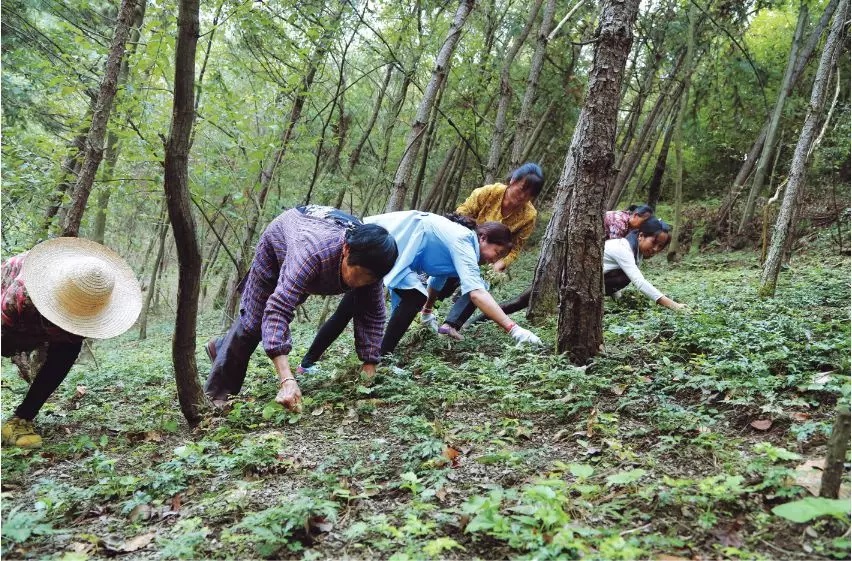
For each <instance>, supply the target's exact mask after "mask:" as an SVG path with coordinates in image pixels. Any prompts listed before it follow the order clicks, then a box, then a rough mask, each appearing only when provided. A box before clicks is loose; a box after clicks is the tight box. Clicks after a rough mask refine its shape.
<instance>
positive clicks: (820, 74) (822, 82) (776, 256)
mask: <svg viewBox="0 0 852 561" xmlns="http://www.w3.org/2000/svg"><path fill="white" fill-rule="evenodd" d="M848 12H849V0H840V3H839V6H838V7H837V11H836V12H835V15H834V22H833V23H832V25H831V32H830V33H829V34H828V38H827V39H826V41H825V47H824V49H823V52H822V56H821V57H820V61H819V67H818V68H817V72H816V77H815V78H814V84H813V89H812V90H811V99H810V102H809V103H808V110H807V114H806V116H805V122H804V125H802V132H801V134H800V135H799V142H798V143H797V144H796V150H795V152H794V153H793V161H792V163H791V164H790V174H789V176H788V180H787V190H786V191H785V192H784V200H783V201H782V203H781V208H780V209H779V211H778V218H777V219H776V221H775V230H774V232H773V233H772V243H771V245H770V247H769V255H767V257H766V263H765V264H764V267H763V274H762V275H761V278H760V288H759V289H758V294H759V295H760V296H774V295H775V284H776V283H777V282H778V273H779V271H780V270H781V263H782V262H783V256H784V246H785V245H786V243H787V240H788V237H789V236H790V233H791V229H792V226H793V217H794V216H795V213H796V204H797V198H798V195H799V192H800V190H801V189H802V186H803V184H804V180H805V166H806V164H807V159H808V154H809V152H810V149H811V145H812V144H813V141H814V138H815V135H816V131H817V127H818V125H819V120H820V114H821V113H822V109H823V107H824V105H825V97H826V96H825V91H826V84H827V82H828V79H829V77H830V74H831V69H832V68H833V67H834V64H835V62H836V60H837V51H838V50H839V45H840V42H841V37H842V36H843V35H844V34H843V28H844V23H845V21H846V19H847V18H848V17H849V14H848Z"/></svg>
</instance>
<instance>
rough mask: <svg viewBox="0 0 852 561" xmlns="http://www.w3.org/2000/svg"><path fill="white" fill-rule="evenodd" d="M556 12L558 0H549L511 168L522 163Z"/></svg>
mask: <svg viewBox="0 0 852 561" xmlns="http://www.w3.org/2000/svg"><path fill="white" fill-rule="evenodd" d="M555 13H556V0H547V3H546V4H545V5H544V11H543V12H542V16H541V26H540V27H539V29H538V36H537V37H536V44H535V52H534V53H533V56H532V59H531V60H530V73H529V76H528V77H527V89H526V91H525V92H524V99H523V101H522V102H521V108H520V110H519V111H518V122H517V125H516V126H515V141H514V143H513V144H512V156H511V159H510V160H509V169H515V168H516V167H518V166H519V165H520V164H521V155H522V154H523V152H524V147H525V146H526V142H527V137H529V132H530V127H531V124H532V123H531V122H532V109H533V102H534V101H535V97H536V94H537V93H538V79H539V76H541V68H542V66H544V54H545V52H546V51H547V42H548V37H549V35H550V29H551V28H552V27H553V15H554V14H555Z"/></svg>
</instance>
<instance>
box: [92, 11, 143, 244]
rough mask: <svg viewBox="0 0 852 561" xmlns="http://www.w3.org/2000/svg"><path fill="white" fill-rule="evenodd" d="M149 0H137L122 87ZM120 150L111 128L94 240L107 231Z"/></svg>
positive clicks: (120, 74) (120, 77)
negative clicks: (108, 213) (112, 183)
mask: <svg viewBox="0 0 852 561" xmlns="http://www.w3.org/2000/svg"><path fill="white" fill-rule="evenodd" d="M146 6H147V0H136V6H135V7H134V10H133V23H132V24H131V28H130V37H129V41H128V47H127V55H126V56H125V57H124V58H123V59H122V60H121V69H120V70H119V72H118V85H117V88H121V87H123V86H124V84H126V83H127V76H128V74H129V73H130V58H131V57H132V56H133V55H134V53H136V47H137V45H138V44H139V36H140V35H141V33H142V22H143V21H144V19H145V8H146ZM119 150H120V146H119V141H118V134H117V133H116V132H115V131H114V130H110V131H109V133H108V134H107V143H106V151H105V153H104V171H103V174H102V175H101V181H102V182H103V185H102V186H101V189H100V192H99V193H98V200H97V208H98V211H97V214H95V224H94V228H93V233H92V240H94V241H96V242H98V243H104V234H105V233H106V220H107V208H108V207H109V199H110V196H111V195H112V185H111V184H110V182H111V181H112V178H113V172H114V171H115V164H116V163H117V162H118V153H119Z"/></svg>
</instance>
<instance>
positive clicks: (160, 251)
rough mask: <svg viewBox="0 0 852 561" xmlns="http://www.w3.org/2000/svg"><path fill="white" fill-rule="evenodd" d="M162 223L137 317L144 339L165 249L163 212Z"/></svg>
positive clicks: (166, 229)
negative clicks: (149, 276)
mask: <svg viewBox="0 0 852 561" xmlns="http://www.w3.org/2000/svg"><path fill="white" fill-rule="evenodd" d="M162 217H163V223H162V224H160V233H159V235H158V236H157V237H158V238H159V240H160V241H159V242H158V248H157V256H156V257H155V258H154V268H153V269H152V270H151V280H150V281H149V282H148V291H147V292H146V293H145V304H144V305H143V306H142V315H141V316H140V318H139V340H140V341H144V340H145V339H146V338H147V337H148V313H149V312H150V310H151V305H152V304H151V301H152V300H153V298H154V294H156V293H157V277H158V276H159V273H160V264H161V263H162V262H163V255H164V254H165V249H166V235H167V234H168V232H169V223H168V222H166V221H165V218H166V216H165V214H163V215H162Z"/></svg>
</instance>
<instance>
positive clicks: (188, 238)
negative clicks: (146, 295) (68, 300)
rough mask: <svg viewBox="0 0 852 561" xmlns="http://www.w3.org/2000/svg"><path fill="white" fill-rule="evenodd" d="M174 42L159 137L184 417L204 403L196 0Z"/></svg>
mask: <svg viewBox="0 0 852 561" xmlns="http://www.w3.org/2000/svg"><path fill="white" fill-rule="evenodd" d="M179 6H180V7H179V11H178V36H177V44H176V47H175V81H174V108H173V109H172V124H171V130H170V131H169V137H168V140H167V141H166V143H165V163H164V182H163V188H164V190H165V193H166V203H167V206H168V211H169V221H170V222H171V224H172V231H173V233H174V238H175V247H176V249H177V258H178V294H177V300H178V303H177V313H176V319H175V333H174V336H173V338H172V361H173V363H174V368H175V381H176V382H177V394H178V401H179V402H180V408H181V412H183V416H184V417H185V418H186V420H187V422H188V423H189V424H190V425H192V426H194V425H196V424H198V422H199V421H200V420H201V410H202V408H203V407H204V404H205V403H206V400H205V398H204V392H203V391H202V389H201V384H199V381H198V365H197V364H196V362H195V347H196V324H197V320H198V295H199V292H200V287H201V251H200V249H199V247H198V238H197V236H196V229H195V222H194V220H193V218H192V212H191V211H192V206H191V204H192V203H191V201H190V198H189V173H188V169H187V162H188V159H189V139H190V135H191V132H192V126H193V123H194V121H195V109H194V98H195V92H194V87H195V51H196V48H197V44H198V32H199V23H198V0H181V1H180V5H179Z"/></svg>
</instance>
